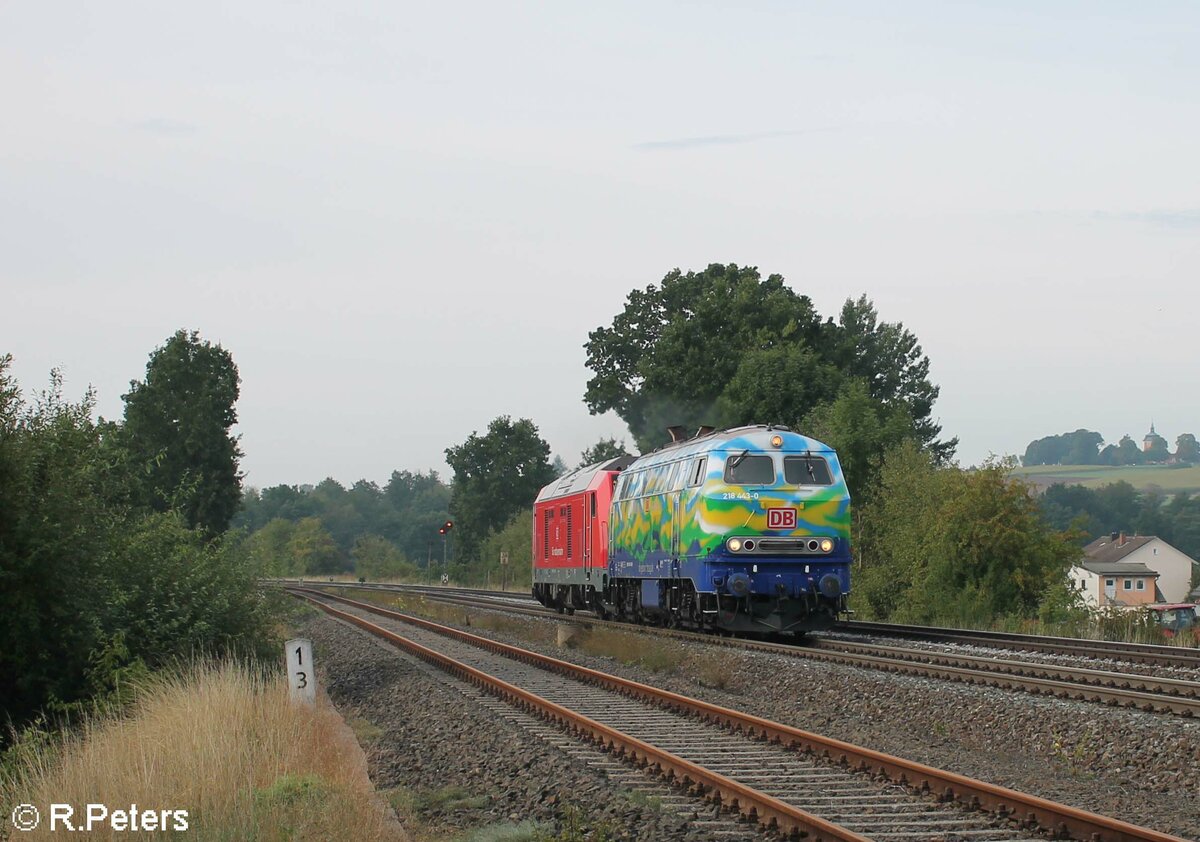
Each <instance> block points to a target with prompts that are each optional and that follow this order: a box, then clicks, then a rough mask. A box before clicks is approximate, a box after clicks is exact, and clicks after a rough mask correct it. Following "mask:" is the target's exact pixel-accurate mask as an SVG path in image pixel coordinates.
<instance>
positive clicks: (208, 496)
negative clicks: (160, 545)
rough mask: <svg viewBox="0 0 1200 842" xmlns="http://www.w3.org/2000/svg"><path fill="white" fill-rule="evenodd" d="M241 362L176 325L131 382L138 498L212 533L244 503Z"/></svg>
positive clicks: (128, 429) (129, 438)
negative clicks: (237, 431)
mask: <svg viewBox="0 0 1200 842" xmlns="http://www.w3.org/2000/svg"><path fill="white" fill-rule="evenodd" d="M238 382H239V381H238V370H237V366H236V365H234V362H233V357H232V356H231V355H230V354H229V352H228V351H226V350H225V349H224V348H222V347H221V346H220V345H213V344H211V343H209V342H206V341H203V340H201V339H200V335H199V334H198V333H197V332H196V331H190V332H189V331H186V330H180V331H178V332H177V333H176V334H175V335H174V336H172V337H171V338H170V339H168V340H167V341H166V343H165V344H163V346H162V347H161V348H157V349H156V350H155V351H154V353H152V354H151V355H150V361H149V362H148V363H147V365H146V379H145V381H144V382H139V381H137V380H134V381H131V382H130V384H129V392H128V393H127V394H126V395H124V396H123V397H124V399H125V426H124V431H123V435H124V440H125V442H126V445H127V447H128V449H129V452H130V454H131V456H132V458H133V460H134V462H135V464H136V465H137V466H139V467H140V471H139V474H140V479H141V481H140V484H139V485H140V497H141V500H140V502H141V503H142V504H143V505H146V506H148V507H149V508H151V509H154V510H156V511H164V512H165V511H168V510H171V509H175V510H178V511H179V512H180V513H181V514H182V515H183V517H184V519H185V520H186V522H187V524H188V525H189V526H191V527H193V528H199V529H202V530H203V531H204V532H205V533H206V534H208V535H209V536H214V535H217V534H220V533H221V532H224V531H225V530H226V529H227V528H228V527H229V523H230V521H231V520H232V518H233V515H234V514H235V513H236V512H237V510H238V507H239V506H240V505H241V483H242V475H241V472H240V471H239V470H238V459H239V458H240V457H241V455H242V453H241V450H240V448H239V447H238V442H237V438H236V437H235V436H234V435H233V434H232V433H231V432H230V429H231V428H232V427H233V425H234V424H235V423H237V411H236V410H235V409H234V404H235V403H236V402H237V399H238Z"/></svg>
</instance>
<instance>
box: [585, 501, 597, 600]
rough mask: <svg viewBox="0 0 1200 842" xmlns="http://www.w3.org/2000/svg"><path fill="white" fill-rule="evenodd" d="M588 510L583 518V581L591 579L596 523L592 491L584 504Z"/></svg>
mask: <svg viewBox="0 0 1200 842" xmlns="http://www.w3.org/2000/svg"><path fill="white" fill-rule="evenodd" d="M584 505H586V506H587V507H588V508H587V509H586V510H585V511H584V513H583V514H584V518H583V576H584V578H585V579H590V578H592V549H593V546H592V545H593V541H594V540H595V539H594V536H595V529H594V526H595V523H596V493H595V492H594V491H593V492H592V493H591V494H589V495H588V496H587V502H586V503H585V504H584Z"/></svg>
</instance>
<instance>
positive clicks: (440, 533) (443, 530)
mask: <svg viewBox="0 0 1200 842" xmlns="http://www.w3.org/2000/svg"><path fill="white" fill-rule="evenodd" d="M445 534H446V527H444V526H443V527H442V528H441V529H439V530H438V535H445Z"/></svg>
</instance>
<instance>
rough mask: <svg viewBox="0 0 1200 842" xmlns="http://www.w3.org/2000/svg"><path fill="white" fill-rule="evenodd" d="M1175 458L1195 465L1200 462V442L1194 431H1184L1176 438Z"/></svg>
mask: <svg viewBox="0 0 1200 842" xmlns="http://www.w3.org/2000/svg"><path fill="white" fill-rule="evenodd" d="M1175 458H1176V459H1178V460H1179V461H1180V462H1185V463H1187V464H1189V465H1195V464H1196V463H1197V462H1200V442H1197V441H1196V437H1195V435H1193V434H1192V433H1183V434H1181V435H1180V436H1179V437H1178V438H1177V439H1175Z"/></svg>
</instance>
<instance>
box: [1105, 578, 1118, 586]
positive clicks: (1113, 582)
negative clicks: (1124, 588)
mask: <svg viewBox="0 0 1200 842" xmlns="http://www.w3.org/2000/svg"><path fill="white" fill-rule="evenodd" d="M1104 585H1105V587H1109V588H1115V587H1116V586H1117V580H1116V579H1105V580H1104Z"/></svg>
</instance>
